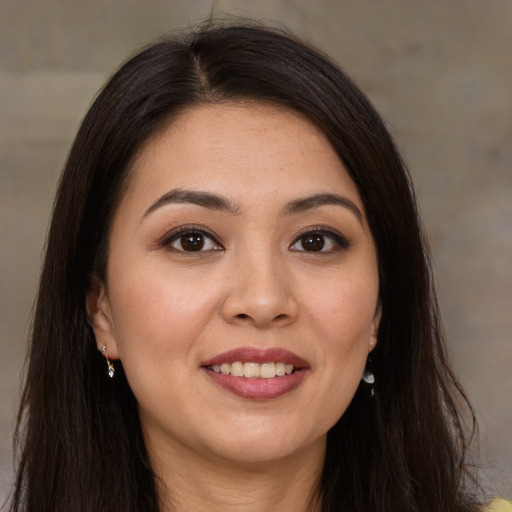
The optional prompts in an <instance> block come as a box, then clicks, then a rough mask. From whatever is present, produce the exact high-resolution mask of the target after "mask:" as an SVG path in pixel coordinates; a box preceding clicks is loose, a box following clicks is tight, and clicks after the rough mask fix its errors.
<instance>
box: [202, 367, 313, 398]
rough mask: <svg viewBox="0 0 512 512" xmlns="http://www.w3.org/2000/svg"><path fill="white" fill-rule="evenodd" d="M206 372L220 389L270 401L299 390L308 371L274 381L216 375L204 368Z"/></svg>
mask: <svg viewBox="0 0 512 512" xmlns="http://www.w3.org/2000/svg"><path fill="white" fill-rule="evenodd" d="M204 371H205V372H206V373H207V375H208V376H209V377H210V378H211V379H212V380H213V381H214V382H215V383H216V384H218V385H219V386H220V387H222V388H224V389H226V390H227V391H230V392H231V393H233V394H235V395H237V396H240V397H242V398H247V399H251V400H270V399H272V398H278V397H280V396H283V395H285V394H286V393H289V392H290V391H292V390H294V389H295V388H297V387H298V386H299V384H300V383H301V382H302V380H303V379H304V377H305V376H306V373H307V372H306V370H299V371H296V372H295V373H291V374H290V375H283V376H282V377H274V378H272V379H261V378H258V379H249V378H247V377H233V375H224V374H223V373H215V372H214V371H212V370H208V369H207V368H204Z"/></svg>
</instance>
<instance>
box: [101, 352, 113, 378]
mask: <svg viewBox="0 0 512 512" xmlns="http://www.w3.org/2000/svg"><path fill="white" fill-rule="evenodd" d="M101 351H102V352H103V353H104V354H105V358H106V360H107V370H108V376H109V377H110V378H111V379H113V378H114V373H115V372H116V370H115V368H114V365H113V364H112V363H111V362H110V359H109V358H108V355H107V347H106V346H105V345H103V348H102V349H101Z"/></svg>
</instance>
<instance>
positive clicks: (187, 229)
mask: <svg viewBox="0 0 512 512" xmlns="http://www.w3.org/2000/svg"><path fill="white" fill-rule="evenodd" d="M187 233H198V234H201V235H203V236H206V237H208V238H211V239H212V240H213V241H214V242H215V245H218V246H219V247H220V248H221V249H224V246H223V245H222V243H221V242H220V241H219V237H218V236H216V235H215V234H214V233H212V232H211V231H210V230H209V229H206V228H205V227H204V226H199V225H196V224H185V225H183V226H178V227H176V228H174V229H171V230H170V231H168V232H166V233H165V235H164V236H163V237H162V238H161V239H160V240H159V241H158V245H159V246H160V247H167V248H169V246H170V245H171V244H172V242H174V241H175V240H176V239H177V238H178V237H180V236H182V235H185V234H187ZM179 252H185V251H179ZM198 252H207V251H198Z"/></svg>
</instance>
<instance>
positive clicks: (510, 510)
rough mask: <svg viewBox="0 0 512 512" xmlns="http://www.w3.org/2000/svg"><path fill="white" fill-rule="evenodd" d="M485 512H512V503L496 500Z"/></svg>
mask: <svg viewBox="0 0 512 512" xmlns="http://www.w3.org/2000/svg"><path fill="white" fill-rule="evenodd" d="M483 512H512V503H511V502H510V501H507V500H502V499H499V498H498V499H495V500H493V501H491V503H489V505H487V506H486V507H485V508H484V509H483Z"/></svg>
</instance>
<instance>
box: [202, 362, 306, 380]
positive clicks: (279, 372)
mask: <svg viewBox="0 0 512 512" xmlns="http://www.w3.org/2000/svg"><path fill="white" fill-rule="evenodd" d="M206 368H207V369H208V370H212V371H214V372H215V373H222V374H223V375H232V376H233V377H244V378H246V379H273V378H274V377H284V376H285V375H291V374H292V373H294V372H295V371H297V370H296V368H295V367H294V366H293V364H290V363H275V362H270V363H262V364H260V363H255V362H247V363H242V362H241V361H235V362H234V363H231V364H230V363H222V364H220V365H219V364H215V365H208V366H207V367H206Z"/></svg>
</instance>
